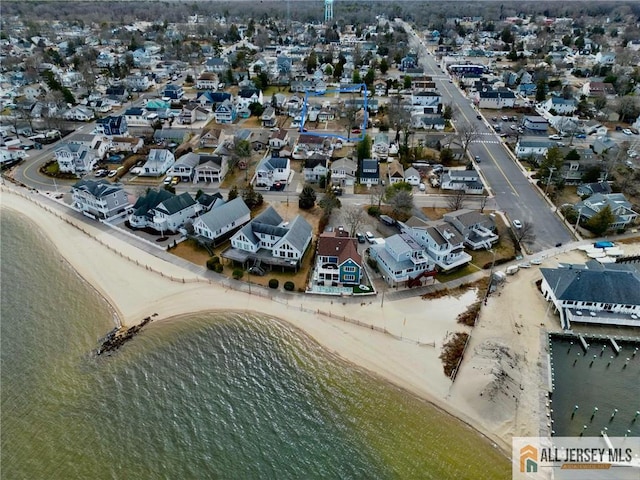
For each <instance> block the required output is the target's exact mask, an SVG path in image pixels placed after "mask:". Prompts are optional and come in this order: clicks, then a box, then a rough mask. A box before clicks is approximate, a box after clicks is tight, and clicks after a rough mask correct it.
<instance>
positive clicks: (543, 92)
mask: <svg viewBox="0 0 640 480" xmlns="http://www.w3.org/2000/svg"><path fill="white" fill-rule="evenodd" d="M546 98H547V79H546V78H544V77H540V78H539V79H538V81H537V82H536V102H544V101H545V99H546Z"/></svg>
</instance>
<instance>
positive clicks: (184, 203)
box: [155, 192, 196, 215]
mask: <svg viewBox="0 0 640 480" xmlns="http://www.w3.org/2000/svg"><path fill="white" fill-rule="evenodd" d="M195 204H196V201H195V200H194V199H193V197H192V196H191V195H190V194H189V192H184V193H181V194H180V195H174V196H173V197H171V198H168V199H167V200H164V201H163V202H161V203H160V204H159V205H158V206H157V207H156V208H155V209H156V210H158V211H160V212H165V213H166V214H167V215H173V214H174V213H178V212H180V211H182V210H185V209H186V208H189V207H193V206H194V205H195Z"/></svg>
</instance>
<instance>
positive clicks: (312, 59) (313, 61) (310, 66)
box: [307, 51, 318, 73]
mask: <svg viewBox="0 0 640 480" xmlns="http://www.w3.org/2000/svg"><path fill="white" fill-rule="evenodd" d="M317 67H318V57H317V56H316V52H314V51H312V52H311V53H310V54H309V56H308V57H307V73H313V72H315V70H316V68H317Z"/></svg>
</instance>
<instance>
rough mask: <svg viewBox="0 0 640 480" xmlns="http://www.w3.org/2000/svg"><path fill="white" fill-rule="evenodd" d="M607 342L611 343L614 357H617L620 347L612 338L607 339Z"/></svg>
mask: <svg viewBox="0 0 640 480" xmlns="http://www.w3.org/2000/svg"><path fill="white" fill-rule="evenodd" d="M609 341H610V342H611V346H612V347H613V350H614V352H616V355H619V354H620V346H619V345H618V344H617V343H616V340H615V339H614V338H609Z"/></svg>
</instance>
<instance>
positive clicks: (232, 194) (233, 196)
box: [227, 185, 238, 202]
mask: <svg viewBox="0 0 640 480" xmlns="http://www.w3.org/2000/svg"><path fill="white" fill-rule="evenodd" d="M236 198H238V187H237V186H236V185H234V186H233V187H231V190H229V195H228V196H227V202H230V201H231V200H234V199H236Z"/></svg>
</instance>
